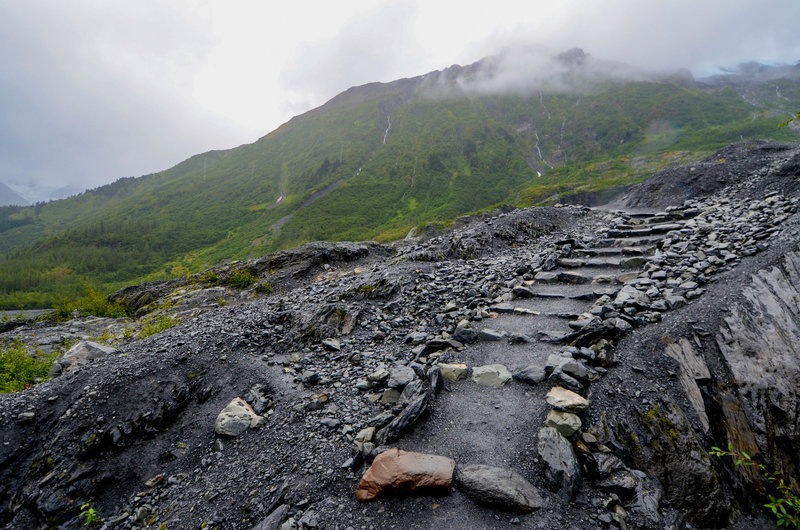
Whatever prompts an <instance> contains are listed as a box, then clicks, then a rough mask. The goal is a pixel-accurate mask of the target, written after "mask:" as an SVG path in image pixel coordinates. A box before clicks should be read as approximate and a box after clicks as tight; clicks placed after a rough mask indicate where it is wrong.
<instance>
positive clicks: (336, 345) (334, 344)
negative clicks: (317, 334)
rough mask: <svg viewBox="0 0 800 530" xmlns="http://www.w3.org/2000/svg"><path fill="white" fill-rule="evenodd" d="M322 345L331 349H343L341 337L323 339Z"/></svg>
mask: <svg viewBox="0 0 800 530" xmlns="http://www.w3.org/2000/svg"><path fill="white" fill-rule="evenodd" d="M322 345H323V346H324V347H325V348H327V349H329V350H331V351H339V350H341V349H342V343H341V342H339V339H322Z"/></svg>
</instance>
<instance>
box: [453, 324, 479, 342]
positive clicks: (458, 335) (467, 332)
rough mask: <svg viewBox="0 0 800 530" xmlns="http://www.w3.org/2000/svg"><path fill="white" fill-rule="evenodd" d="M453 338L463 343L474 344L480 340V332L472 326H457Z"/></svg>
mask: <svg viewBox="0 0 800 530" xmlns="http://www.w3.org/2000/svg"><path fill="white" fill-rule="evenodd" d="M453 338H454V339H455V340H457V341H458V342H461V343H463V344H472V343H473V342H475V341H476V340H478V332H477V331H475V330H474V329H472V328H465V327H460V326H459V327H457V328H456V331H455V332H454V333H453Z"/></svg>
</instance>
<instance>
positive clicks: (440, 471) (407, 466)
mask: <svg viewBox="0 0 800 530" xmlns="http://www.w3.org/2000/svg"><path fill="white" fill-rule="evenodd" d="M455 467H456V463H455V461H453V460H452V459H450V458H447V457H446V456H438V455H429V454H424V453H413V452H410V451H402V450H400V449H397V448H395V449H389V450H388V451H384V452H383V453H381V454H379V455H378V456H376V457H375V461H374V462H372V465H371V466H370V467H369V469H367V470H366V471H365V472H364V475H363V476H362V477H361V480H360V481H359V483H358V487H357V488H356V499H358V500H359V501H362V502H366V501H370V500H372V499H375V498H378V497H379V496H382V495H389V494H392V495H398V494H405V493H410V492H414V493H447V492H449V491H450V488H451V487H452V482H453V470H454V469H455Z"/></svg>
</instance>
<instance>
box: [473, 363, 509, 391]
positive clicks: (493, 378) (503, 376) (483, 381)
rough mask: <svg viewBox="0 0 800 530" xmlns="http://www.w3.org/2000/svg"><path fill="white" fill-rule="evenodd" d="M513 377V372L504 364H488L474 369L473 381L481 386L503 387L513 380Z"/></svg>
mask: <svg viewBox="0 0 800 530" xmlns="http://www.w3.org/2000/svg"><path fill="white" fill-rule="evenodd" d="M511 377H512V376H511V372H509V371H508V368H506V367H505V366H503V365H502V364H487V365H485V366H475V367H474V368H472V380H473V381H475V382H476V383H477V384H479V385H481V386H494V387H499V386H503V385H504V384H506V383H508V382H509V381H510V380H511Z"/></svg>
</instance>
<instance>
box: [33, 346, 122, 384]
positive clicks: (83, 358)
mask: <svg viewBox="0 0 800 530" xmlns="http://www.w3.org/2000/svg"><path fill="white" fill-rule="evenodd" d="M116 351H117V350H116V349H115V348H112V347H110V346H106V345H105V344H100V343H98V342H92V341H89V340H82V341H80V342H78V343H77V344H75V345H74V346H72V347H71V348H70V349H69V350H67V351H66V352H65V353H64V355H62V356H61V357H60V358H59V359H57V360H56V362H54V363H53V365H52V367H51V368H50V374H49V377H57V376H59V375H62V374H63V373H65V372H69V371H71V370H73V369H75V368H76V367H78V366H81V365H84V364H86V363H88V362H90V361H93V360H95V359H99V358H100V357H103V356H104V355H110V354H112V353H116Z"/></svg>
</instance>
